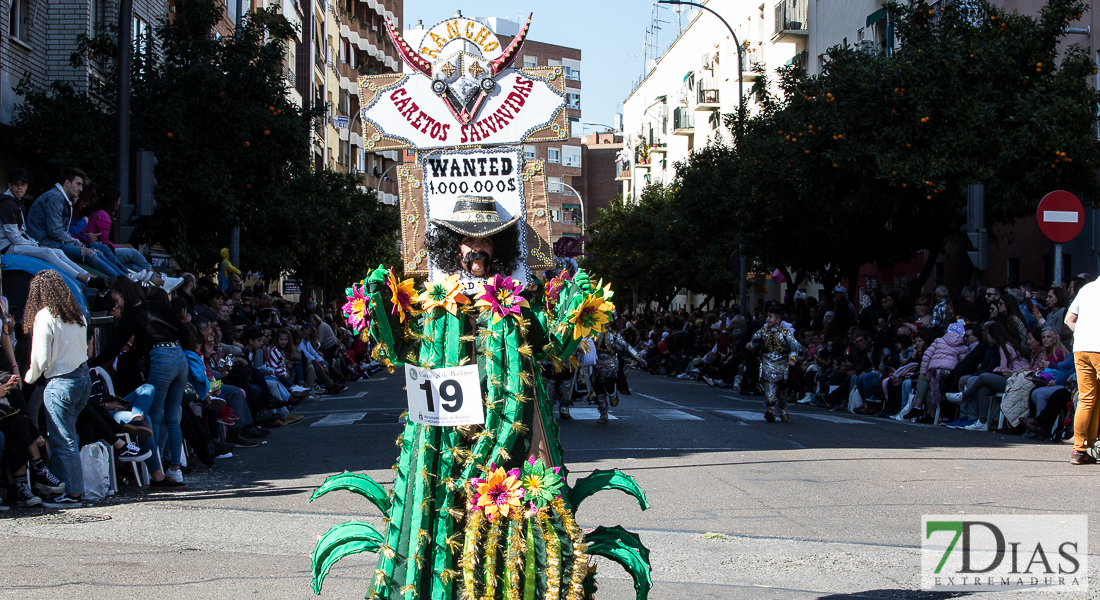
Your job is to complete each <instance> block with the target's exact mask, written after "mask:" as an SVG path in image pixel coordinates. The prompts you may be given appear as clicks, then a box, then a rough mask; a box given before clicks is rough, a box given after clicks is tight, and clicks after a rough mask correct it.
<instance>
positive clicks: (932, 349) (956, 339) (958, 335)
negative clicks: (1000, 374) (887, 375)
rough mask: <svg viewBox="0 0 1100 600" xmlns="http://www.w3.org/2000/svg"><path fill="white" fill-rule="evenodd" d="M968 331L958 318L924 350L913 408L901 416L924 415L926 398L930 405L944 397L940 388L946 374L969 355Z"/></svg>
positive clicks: (914, 416)
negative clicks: (966, 339)
mask: <svg viewBox="0 0 1100 600" xmlns="http://www.w3.org/2000/svg"><path fill="white" fill-rule="evenodd" d="M965 334H966V325H965V324H963V322H962V321H961V320H959V321H956V322H954V323H952V324H951V325H950V326H948V328H947V332H946V333H944V334H943V337H941V338H937V339H936V340H935V341H933V342H932V345H931V346H929V347H928V349H927V350H925V351H924V358H923V359H922V360H921V364H920V378H919V379H917V389H916V391H915V392H914V393H913V408H912V410H910V411H909V412H908V413H906V414H905V415H904V416H903V417H902V419H916V418H921V417H924V408H923V407H924V400H925V398H927V399H928V403H929V405H930V406H933V407H934V406H937V405H939V403H940V400H941V399H942V398H943V395H942V393H941V392H940V384H941V382H942V381H943V378H944V377H946V376H947V374H948V373H950V372H951V369H954V368H955V365H957V364H959V361H960V360H962V359H963V358H964V357H965V356H966V345H965V344H964V343H963V336H964V335H965Z"/></svg>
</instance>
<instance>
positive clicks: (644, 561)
mask: <svg viewBox="0 0 1100 600" xmlns="http://www.w3.org/2000/svg"><path fill="white" fill-rule="evenodd" d="M584 541H585V543H586V544H588V554H590V555H592V554H595V555H599V556H603V557H606V558H609V559H611V560H613V561H615V562H617V563H619V564H620V565H622V567H623V569H625V570H626V572H627V573H629V574H630V577H631V578H633V579H634V591H635V592H636V593H637V600H646V599H647V598H648V597H649V590H650V588H651V587H653V580H652V578H651V576H650V570H651V567H650V565H649V549H648V548H646V547H645V546H644V545H642V541H641V540H640V539H638V536H637V535H635V534H633V533H631V532H629V531H627V530H625V529H623V528H622V527H620V526H618V525H616V526H615V527H597V528H596V529H594V530H593V531H592V532H591V533H587V534H585V536H584Z"/></svg>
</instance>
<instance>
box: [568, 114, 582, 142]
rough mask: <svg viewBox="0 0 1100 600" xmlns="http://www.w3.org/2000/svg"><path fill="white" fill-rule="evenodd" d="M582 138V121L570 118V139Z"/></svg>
mask: <svg viewBox="0 0 1100 600" xmlns="http://www.w3.org/2000/svg"><path fill="white" fill-rule="evenodd" d="M582 136H584V125H582V124H581V120H580V119H578V118H576V117H569V137H582Z"/></svg>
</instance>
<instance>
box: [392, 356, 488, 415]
mask: <svg viewBox="0 0 1100 600" xmlns="http://www.w3.org/2000/svg"><path fill="white" fill-rule="evenodd" d="M405 390H406V393H407V394H408V397H409V419H411V420H412V421H413V422H414V423H420V424H422V425H432V426H442V425H445V426H448V427H453V426H457V425H481V424H483V423H485V405H484V403H483V402H482V398H481V381H480V380H479V378H478V373H477V365H476V364H474V365H466V366H464V367H445V368H442V369H422V368H420V367H414V366H412V365H405Z"/></svg>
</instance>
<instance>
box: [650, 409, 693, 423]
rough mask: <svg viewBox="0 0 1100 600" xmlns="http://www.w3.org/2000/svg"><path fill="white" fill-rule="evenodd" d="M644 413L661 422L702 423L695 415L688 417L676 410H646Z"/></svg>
mask: <svg viewBox="0 0 1100 600" xmlns="http://www.w3.org/2000/svg"><path fill="white" fill-rule="evenodd" d="M645 412H647V413H649V415H650V416H653V417H657V418H658V419H660V420H662V421H702V420H703V419H702V418H701V417H697V416H695V415H689V414H687V413H686V412H684V411H682V410H676V409H674V408H647V409H645Z"/></svg>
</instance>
